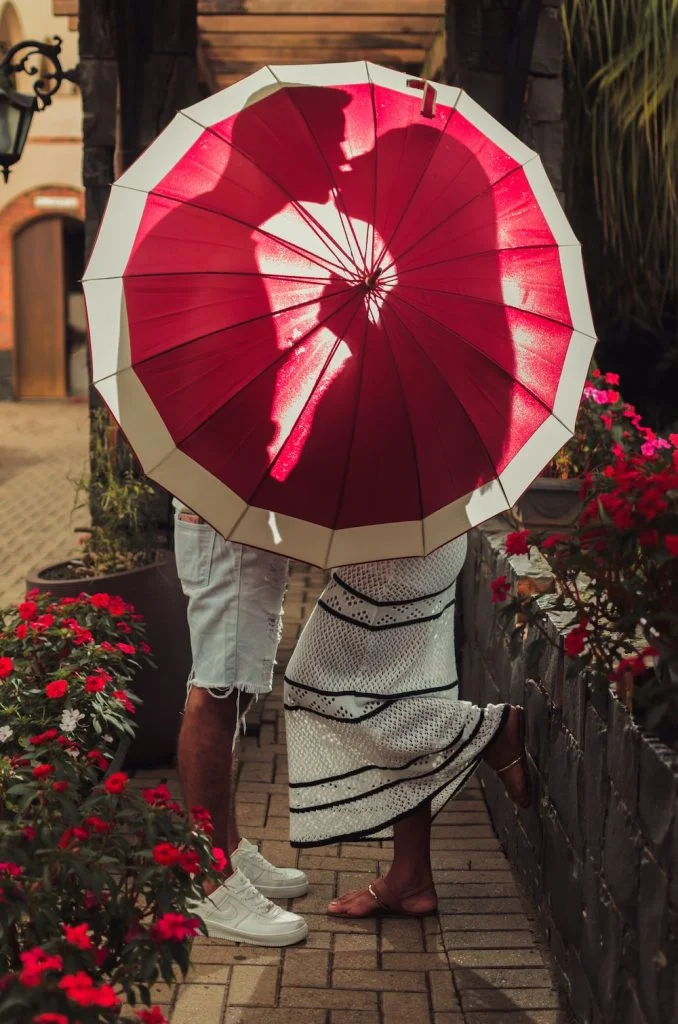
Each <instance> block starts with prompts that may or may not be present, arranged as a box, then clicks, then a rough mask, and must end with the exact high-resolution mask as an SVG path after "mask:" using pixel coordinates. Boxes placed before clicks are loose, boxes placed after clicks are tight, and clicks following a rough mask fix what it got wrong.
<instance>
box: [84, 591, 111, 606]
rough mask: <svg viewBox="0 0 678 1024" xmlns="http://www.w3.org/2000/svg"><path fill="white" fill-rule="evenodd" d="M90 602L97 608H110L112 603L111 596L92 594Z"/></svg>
mask: <svg viewBox="0 0 678 1024" xmlns="http://www.w3.org/2000/svg"><path fill="white" fill-rule="evenodd" d="M89 600H90V604H93V605H94V607H95V608H108V606H109V605H110V603H111V598H110V594H92V596H91V597H90V599H89Z"/></svg>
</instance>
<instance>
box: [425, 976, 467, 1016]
mask: <svg viewBox="0 0 678 1024" xmlns="http://www.w3.org/2000/svg"><path fill="white" fill-rule="evenodd" d="M428 984H429V988H430V990H431V1002H432V1004H433V1009H434V1010H460V1009H461V1007H460V1005H459V998H458V996H457V993H456V990H455V987H454V983H453V981H452V975H451V974H449V973H448V972H447V971H445V972H444V973H441V972H440V971H430V972H429V976H428Z"/></svg>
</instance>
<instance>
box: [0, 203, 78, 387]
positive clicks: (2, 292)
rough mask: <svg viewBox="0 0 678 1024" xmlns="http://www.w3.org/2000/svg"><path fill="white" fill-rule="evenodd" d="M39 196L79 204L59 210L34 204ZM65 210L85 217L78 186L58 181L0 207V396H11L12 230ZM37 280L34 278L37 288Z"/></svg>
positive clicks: (12, 324)
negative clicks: (73, 201)
mask: <svg viewBox="0 0 678 1024" xmlns="http://www.w3.org/2000/svg"><path fill="white" fill-rule="evenodd" d="M37 195H40V196H59V197H61V196H65V197H69V198H71V197H74V198H76V199H77V201H78V206H77V207H75V208H73V209H69V210H68V211H62V210H60V209H59V208H55V209H46V208H41V207H36V206H35V205H34V199H35V197H36V196H37ZM62 212H63V213H66V212H67V213H68V216H71V217H73V216H75V217H78V218H80V219H82V218H83V217H84V201H83V194H82V192H81V191H80V190H79V189H74V188H70V187H68V186H61V185H44V186H41V187H40V188H35V189H31V190H30V191H28V192H24V193H23V195H20V196H17V197H16V198H15V199H13V200H12V202H10V203H8V204H7V206H5V207H3V208H2V209H0V399H2V398H11V397H12V353H13V351H14V340H15V330H14V273H13V270H14V268H13V253H12V248H13V241H14V236H15V234H16V233H17V232H18V231H20V230H21V228H23V227H25V226H26V225H27V224H29V223H30V222H31V221H33V220H37V219H38V218H39V217H50V216H55V215H58V214H60V213H62ZM39 286H40V283H39V282H36V288H39Z"/></svg>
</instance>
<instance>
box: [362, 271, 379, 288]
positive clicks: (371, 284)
mask: <svg viewBox="0 0 678 1024" xmlns="http://www.w3.org/2000/svg"><path fill="white" fill-rule="evenodd" d="M380 274H381V267H377V269H376V270H373V271H372V273H371V274H365V276H364V277H363V280H362V285H363V288H364V289H365V291H368V292H373V291H375V289H376V288H377V286H378V284H379V276H380Z"/></svg>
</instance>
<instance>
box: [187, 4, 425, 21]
mask: <svg viewBox="0 0 678 1024" xmlns="http://www.w3.org/2000/svg"><path fill="white" fill-rule="evenodd" d="M198 13H199V14H205V15H210V14H240V15H242V14H338V13H341V14H361V15H362V14H381V15H389V14H390V15H393V14H413V15H422V14H435V15H437V16H438V17H439V18H442V16H443V14H444V13H445V0H198Z"/></svg>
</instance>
